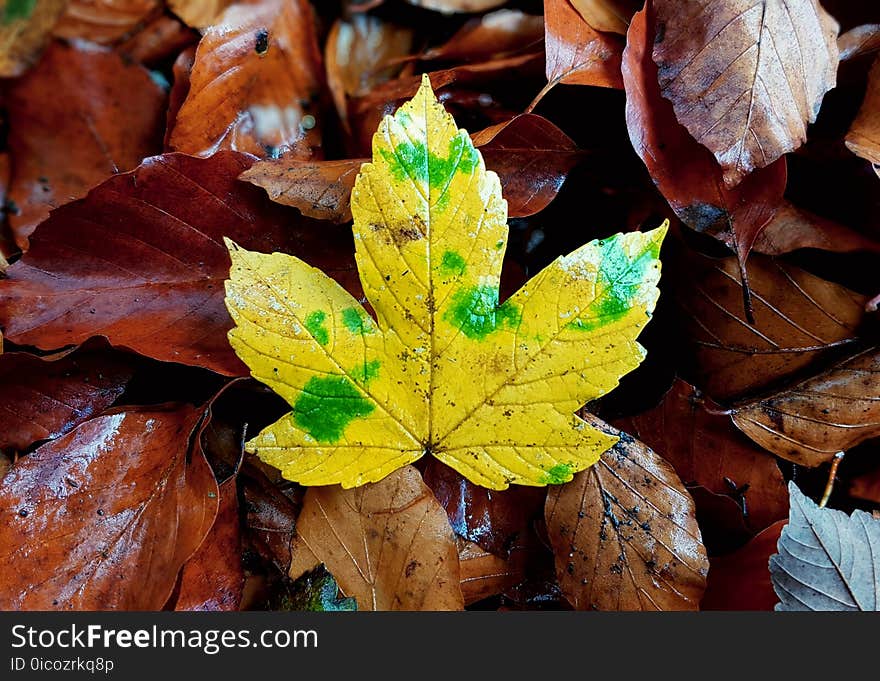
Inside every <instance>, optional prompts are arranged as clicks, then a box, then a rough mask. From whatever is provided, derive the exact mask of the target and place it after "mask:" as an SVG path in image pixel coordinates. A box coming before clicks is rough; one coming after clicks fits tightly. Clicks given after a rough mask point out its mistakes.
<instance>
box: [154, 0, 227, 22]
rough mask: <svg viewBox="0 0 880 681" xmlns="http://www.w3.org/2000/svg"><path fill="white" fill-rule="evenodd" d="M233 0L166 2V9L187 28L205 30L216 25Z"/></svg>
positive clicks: (178, 0) (172, 0)
mask: <svg viewBox="0 0 880 681" xmlns="http://www.w3.org/2000/svg"><path fill="white" fill-rule="evenodd" d="M234 1H235V0H168V8H169V9H170V10H171V11H172V12H174V13H175V14H176V15H177V16H179V17H180V18H181V19H182V20H183V21H184V22H185V23H186V24H187V25H188V26H192V27H193V28H206V27H208V26H210V25H211V24H216V23H217V22H218V21H219V20H220V17H221V15H222V14H223V11H224V10H225V9H226V8H227V7H229V5H231V4H232V3H233V2H234Z"/></svg>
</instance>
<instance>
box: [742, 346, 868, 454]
mask: <svg viewBox="0 0 880 681" xmlns="http://www.w3.org/2000/svg"><path fill="white" fill-rule="evenodd" d="M732 418H733V422H734V423H735V424H736V426H737V427H738V428H739V429H740V430H741V431H742V432H744V433H745V434H746V435H748V436H749V437H750V438H752V440H754V441H755V442H757V443H758V444H759V445H760V446H762V447H763V448H764V449H766V450H767V451H770V452H773V453H774V454H776V455H777V456H781V457H782V458H784V459H788V460H789V461H793V462H794V463H796V464H800V465H801V466H818V465H820V464H823V463H827V462H829V461H831V460H832V459H833V458H834V455H835V454H836V453H837V452H842V451H846V450H847V449H850V448H851V447H855V446H856V445H857V444H859V443H860V442H863V441H865V440H867V439H869V438H872V437H877V436H878V435H880V350H878V349H876V348H872V349H871V350H867V351H865V352H862V353H860V354H858V355H856V356H855V357H852V358H850V359H847V360H845V361H843V362H840V363H838V364H836V365H834V366H832V367H831V368H830V369H828V370H827V371H824V372H822V373H820V374H818V375H816V376H814V377H812V378H809V379H807V380H805V381H803V382H801V383H798V384H796V385H794V386H792V387H791V388H788V389H787V390H784V391H782V392H780V393H777V394H775V395H773V396H771V397H767V398H765V399H762V400H758V401H756V402H752V403H750V404H747V405H744V406H742V407H738V408H737V409H736V410H735V411H734V414H733V417H732Z"/></svg>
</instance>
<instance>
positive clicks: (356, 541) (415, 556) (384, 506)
mask: <svg viewBox="0 0 880 681" xmlns="http://www.w3.org/2000/svg"><path fill="white" fill-rule="evenodd" d="M296 533H297V534H296V537H295V538H294V540H293V545H292V554H293V560H292V562H291V566H290V576H291V577H292V578H294V579H295V578H297V577H299V576H300V575H301V574H303V573H304V572H305V571H306V570H309V569H312V568H313V567H315V565H317V564H318V563H324V564H325V565H326V566H327V569H328V570H330V572H331V573H332V574H333V576H334V577H335V578H336V581H337V582H338V584H339V587H340V589H341V590H342V591H343V592H344V593H345V595H346V596H353V597H354V598H355V599H356V600H357V605H358V610H461V609H462V608H463V607H464V601H463V597H462V593H461V587H460V584H459V582H460V572H459V564H458V547H457V546H456V543H455V536H454V535H453V533H452V528H450V527H449V522H448V521H447V519H446V513H445V511H444V510H443V508H442V507H441V506H440V504H438V503H437V500H436V499H435V498H434V495H433V494H432V493H431V490H430V489H428V487H427V486H426V485H425V483H424V482H422V477H421V475H419V472H418V471H417V470H416V469H415V468H413V467H412V466H405V467H404V468H400V469H398V470H396V471H394V472H393V473H391V475H389V476H387V477H386V478H384V479H382V480H381V481H379V482H377V483H372V484H367V485H364V486H363V487H356V488H354V489H347V490H346V489H342V488H341V487H339V486H338V485H333V486H325V487H311V488H309V490H308V491H307V492H306V496H305V503H304V505H303V509H302V512H301V513H300V516H299V519H298V520H297V524H296Z"/></svg>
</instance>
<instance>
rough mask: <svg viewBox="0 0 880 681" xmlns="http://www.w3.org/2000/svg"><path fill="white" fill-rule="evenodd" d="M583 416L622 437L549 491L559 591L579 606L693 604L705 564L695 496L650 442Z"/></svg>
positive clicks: (627, 607) (674, 606)
mask: <svg viewBox="0 0 880 681" xmlns="http://www.w3.org/2000/svg"><path fill="white" fill-rule="evenodd" d="M584 416H585V418H587V419H588V420H589V422H590V423H591V425H593V426H595V427H601V428H602V429H603V430H605V432H608V433H610V434H615V435H619V436H620V441H619V442H618V443H617V444H616V445H615V446H614V447H612V448H611V449H609V450H608V451H607V452H605V453H604V454H603V455H602V457H601V458H600V459H599V461H598V463H596V464H595V465H593V466H592V467H591V468H588V469H587V470H585V471H581V472H580V473H578V474H577V475H575V477H574V479H573V480H572V481H571V482H569V483H567V484H565V485H551V487H550V489H549V492H548V493H547V505H546V508H545V511H544V513H545V517H546V521H547V532H548V534H549V536H550V542H551V544H552V545H553V551H554V553H555V554H556V576H557V579H558V580H559V585H560V587H561V588H562V592H563V593H564V594H565V597H566V598H567V599H568V601H569V602H570V603H571V604H572V605H573V606H574V607H575V608H576V609H579V610H589V609H595V610H696V609H697V608H698V606H699V602H700V598H701V597H702V595H703V590H704V589H705V588H706V572H707V571H708V569H709V562H708V560H707V558H706V550H705V548H703V543H702V540H701V537H700V528H699V527H698V526H697V521H696V518H695V517H694V502H693V500H692V499H691V497H690V495H689V494H688V493H687V490H685V488H684V486H683V485H682V484H681V481H680V480H679V478H678V476H677V475H676V474H675V471H673V470H672V467H671V466H669V464H667V463H666V462H665V461H663V459H661V458H660V457H659V456H657V455H656V454H655V453H654V452H652V451H651V450H650V449H649V448H648V447H646V446H645V445H644V444H642V443H641V442H639V441H638V440H635V439H634V438H632V437H630V436H629V435H627V434H626V433H622V432H619V431H617V430H616V429H614V428H611V427H610V426H608V425H606V424H604V423H602V422H601V421H599V420H598V419H596V418H595V417H591V416H590V415H589V414H584Z"/></svg>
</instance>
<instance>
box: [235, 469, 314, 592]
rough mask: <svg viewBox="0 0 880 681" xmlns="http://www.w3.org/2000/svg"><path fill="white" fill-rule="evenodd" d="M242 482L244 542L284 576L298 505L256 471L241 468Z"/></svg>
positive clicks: (288, 564) (288, 568)
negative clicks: (245, 534) (248, 543)
mask: <svg viewBox="0 0 880 681" xmlns="http://www.w3.org/2000/svg"><path fill="white" fill-rule="evenodd" d="M242 481H243V485H242V486H243V489H244V492H243V498H244V510H245V526H246V528H247V532H248V539H249V540H250V543H251V544H252V545H253V546H254V548H255V549H256V550H257V551H258V552H259V553H260V555H261V556H262V557H263V559H264V560H266V561H268V562H270V563H272V564H273V565H274V566H275V567H277V568H278V570H279V571H280V572H281V573H282V574H285V575H286V574H287V572H288V570H290V542H291V540H292V539H293V536H294V533H295V529H294V528H295V525H296V519H297V516H298V515H299V512H300V505H299V504H297V503H295V502H294V501H293V500H292V499H291V498H290V497H288V496H286V495H285V494H284V493H282V492H281V490H280V489H278V487H276V486H275V485H273V484H272V483H271V481H270V480H269V479H268V478H267V477H266V476H265V475H263V473H262V472H260V471H259V470H255V469H253V468H251V467H248V466H245V468H244V471H243V473H242Z"/></svg>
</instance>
